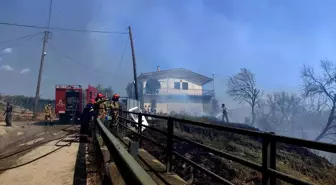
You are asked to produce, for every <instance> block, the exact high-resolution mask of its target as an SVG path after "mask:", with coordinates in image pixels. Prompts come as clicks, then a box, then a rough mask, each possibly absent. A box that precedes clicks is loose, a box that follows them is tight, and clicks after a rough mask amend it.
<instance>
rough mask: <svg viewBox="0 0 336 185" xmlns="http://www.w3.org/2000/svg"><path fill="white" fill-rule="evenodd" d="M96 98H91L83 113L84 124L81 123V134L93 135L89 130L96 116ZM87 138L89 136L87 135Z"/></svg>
mask: <svg viewBox="0 0 336 185" xmlns="http://www.w3.org/2000/svg"><path fill="white" fill-rule="evenodd" d="M95 102H96V101H95V100H94V99H91V100H90V102H89V103H88V104H86V106H85V108H84V110H83V113H82V118H83V121H82V125H81V134H82V135H88V136H91V133H90V132H89V130H90V125H91V122H92V120H93V117H94V104H95ZM86 139H87V137H86Z"/></svg>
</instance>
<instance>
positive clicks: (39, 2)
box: [0, 0, 336, 106]
mask: <svg viewBox="0 0 336 185" xmlns="http://www.w3.org/2000/svg"><path fill="white" fill-rule="evenodd" d="M335 6H336V2H335V1H332V0H330V1H329V0H321V1H316V0H296V1H293V0H282V1H278V0H258V1H255V0H240V1H237V0H160V1H157V0H142V1H139V0H123V1H116V0H54V1H53V6H52V14H51V27H58V28H70V29H87V30H108V31H116V32H118V33H117V34H100V33H82V32H70V31H60V30H51V33H52V35H51V36H50V37H51V40H50V42H48V44H47V47H46V53H47V55H46V57H45V65H44V68H43V78H42V87H41V96H42V97H46V98H53V97H54V88H55V85H56V84H82V85H85V86H86V85H87V84H98V83H100V84H102V85H104V86H112V87H113V89H114V90H115V91H117V92H119V93H120V94H122V95H125V94H126V91H125V88H126V85H127V83H128V82H131V81H132V80H133V76H132V75H133V73H132V57H131V51H130V45H129V40H128V35H127V34H122V35H120V34H119V32H125V31H126V28H127V27H128V26H129V25H131V26H132V31H133V37H134V45H135V54H136V59H137V60H136V61H137V72H138V74H140V73H142V72H150V71H155V70H156V67H157V65H160V66H161V69H162V70H163V69H172V68H179V67H183V68H186V69H189V70H192V71H194V72H197V73H201V74H203V75H206V76H209V77H211V76H212V74H213V73H214V74H215V89H216V95H217V97H218V98H219V99H220V100H221V101H223V102H225V103H226V104H227V105H229V106H237V105H236V103H235V102H233V101H232V100H231V99H230V98H229V97H227V95H226V94H225V91H226V86H225V80H226V79H227V77H228V76H232V75H234V74H236V73H237V72H239V70H240V68H243V67H244V68H247V69H249V70H250V71H252V72H253V73H254V74H255V76H256V81H257V86H258V87H259V88H260V89H262V90H264V91H266V92H272V91H282V90H285V91H289V92H298V93H299V92H300V90H301V84H302V81H301V79H300V70H301V69H302V66H303V65H304V64H307V65H310V66H313V67H316V68H318V66H319V61H320V60H324V59H329V60H333V61H334V60H335V59H336V52H335V49H336V42H335V41H336V35H335V33H336V24H335V22H336V13H335V11H334V9H333V7H335ZM48 11H49V1H47V0H30V1H27V0H1V1H0V22H7V23H18V24H26V25H36V26H47V24H48ZM43 31H44V30H43V29H35V28H23V27H14V26H8V25H0V58H1V59H0V87H1V88H0V92H1V93H5V94H24V95H31V96H33V95H34V94H35V90H36V80H37V75H38V70H39V63H40V58H41V50H42V37H43V35H42V32H43ZM30 35H35V36H34V37H28V39H23V40H18V41H10V42H6V43H3V42H5V41H8V40H13V39H15V38H19V37H24V36H30ZM125 48H126V49H125ZM124 49H125V50H124ZM124 51H125V52H124ZM69 58H71V59H69ZM208 86H209V87H207V88H212V86H211V85H208Z"/></svg>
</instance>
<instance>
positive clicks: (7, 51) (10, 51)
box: [2, 48, 13, 53]
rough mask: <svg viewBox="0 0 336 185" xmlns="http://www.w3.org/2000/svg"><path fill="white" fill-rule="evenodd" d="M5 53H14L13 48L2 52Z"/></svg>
mask: <svg viewBox="0 0 336 185" xmlns="http://www.w3.org/2000/svg"><path fill="white" fill-rule="evenodd" d="M2 52H3V53H12V52H13V49H12V48H6V49H4V50H3V51H2Z"/></svg>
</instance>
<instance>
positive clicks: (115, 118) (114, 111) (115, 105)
mask: <svg viewBox="0 0 336 185" xmlns="http://www.w3.org/2000/svg"><path fill="white" fill-rule="evenodd" d="M119 97H120V96H119V94H114V95H113V97H112V103H111V117H112V125H111V126H110V128H111V127H112V126H116V125H117V124H118V123H119V113H120V110H121V105H120V103H119Z"/></svg>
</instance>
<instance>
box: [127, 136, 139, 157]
mask: <svg viewBox="0 0 336 185" xmlns="http://www.w3.org/2000/svg"><path fill="white" fill-rule="evenodd" d="M138 151H139V143H138V142H134V141H130V142H129V146H128V152H129V153H130V154H131V156H132V157H133V158H134V159H136V160H138Z"/></svg>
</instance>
